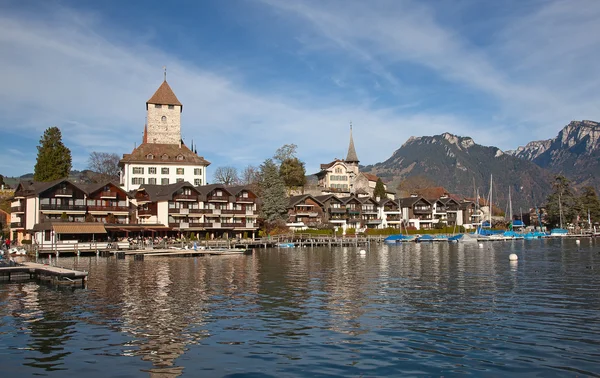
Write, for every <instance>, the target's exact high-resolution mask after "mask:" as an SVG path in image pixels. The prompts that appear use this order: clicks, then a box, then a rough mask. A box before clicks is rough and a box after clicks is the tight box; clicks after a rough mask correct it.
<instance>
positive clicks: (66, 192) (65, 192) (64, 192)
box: [54, 189, 73, 197]
mask: <svg viewBox="0 0 600 378" xmlns="http://www.w3.org/2000/svg"><path fill="white" fill-rule="evenodd" d="M54 197H73V190H71V189H58V190H57V191H55V192H54Z"/></svg>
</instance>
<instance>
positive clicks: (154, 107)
mask: <svg viewBox="0 0 600 378" xmlns="http://www.w3.org/2000/svg"><path fill="white" fill-rule="evenodd" d="M182 111H183V105H182V104H181V102H179V99H178V98H177V96H175V93H174V92H173V90H172V89H171V87H170V86H169V83H167V78H166V74H165V78H164V81H163V82H162V84H161V85H160V87H158V89H157V90H156V92H155V93H154V95H152V97H150V99H149V100H148V101H146V119H147V121H146V125H145V126H144V137H143V140H142V144H140V145H139V146H137V147H136V148H134V150H133V151H132V152H131V153H130V154H123V158H122V159H121V160H120V162H119V167H120V168H121V182H120V184H121V186H122V187H123V188H124V189H125V190H126V191H131V190H136V189H138V188H139V187H140V186H141V185H144V184H150V185H169V184H174V183H177V182H183V181H187V182H189V183H191V184H193V185H194V186H199V185H206V176H207V175H206V168H207V167H208V166H209V165H210V162H208V161H207V160H205V159H204V157H202V156H198V154H197V152H196V151H195V150H194V151H193V150H192V149H193V146H192V148H190V147H188V146H186V145H185V143H183V140H182V138H181V113H182Z"/></svg>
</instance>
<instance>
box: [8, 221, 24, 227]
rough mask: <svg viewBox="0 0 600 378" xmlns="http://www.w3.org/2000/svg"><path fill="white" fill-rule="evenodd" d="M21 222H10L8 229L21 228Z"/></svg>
mask: <svg viewBox="0 0 600 378" xmlns="http://www.w3.org/2000/svg"><path fill="white" fill-rule="evenodd" d="M23 227H24V225H23V222H10V228H23Z"/></svg>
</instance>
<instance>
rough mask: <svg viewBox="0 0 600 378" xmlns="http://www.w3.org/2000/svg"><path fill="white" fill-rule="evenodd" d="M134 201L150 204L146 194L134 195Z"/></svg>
mask: <svg viewBox="0 0 600 378" xmlns="http://www.w3.org/2000/svg"><path fill="white" fill-rule="evenodd" d="M135 200H136V201H137V203H146V202H150V196H149V195H147V194H136V196H135Z"/></svg>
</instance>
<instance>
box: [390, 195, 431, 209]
mask: <svg viewBox="0 0 600 378" xmlns="http://www.w3.org/2000/svg"><path fill="white" fill-rule="evenodd" d="M398 201H399V202H400V206H401V207H403V208H404V207H412V206H413V205H414V204H415V203H417V202H419V201H425V202H427V203H428V204H430V205H431V202H429V201H427V200H426V199H425V198H423V197H419V196H417V197H406V198H400V199H399V200H398Z"/></svg>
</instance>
